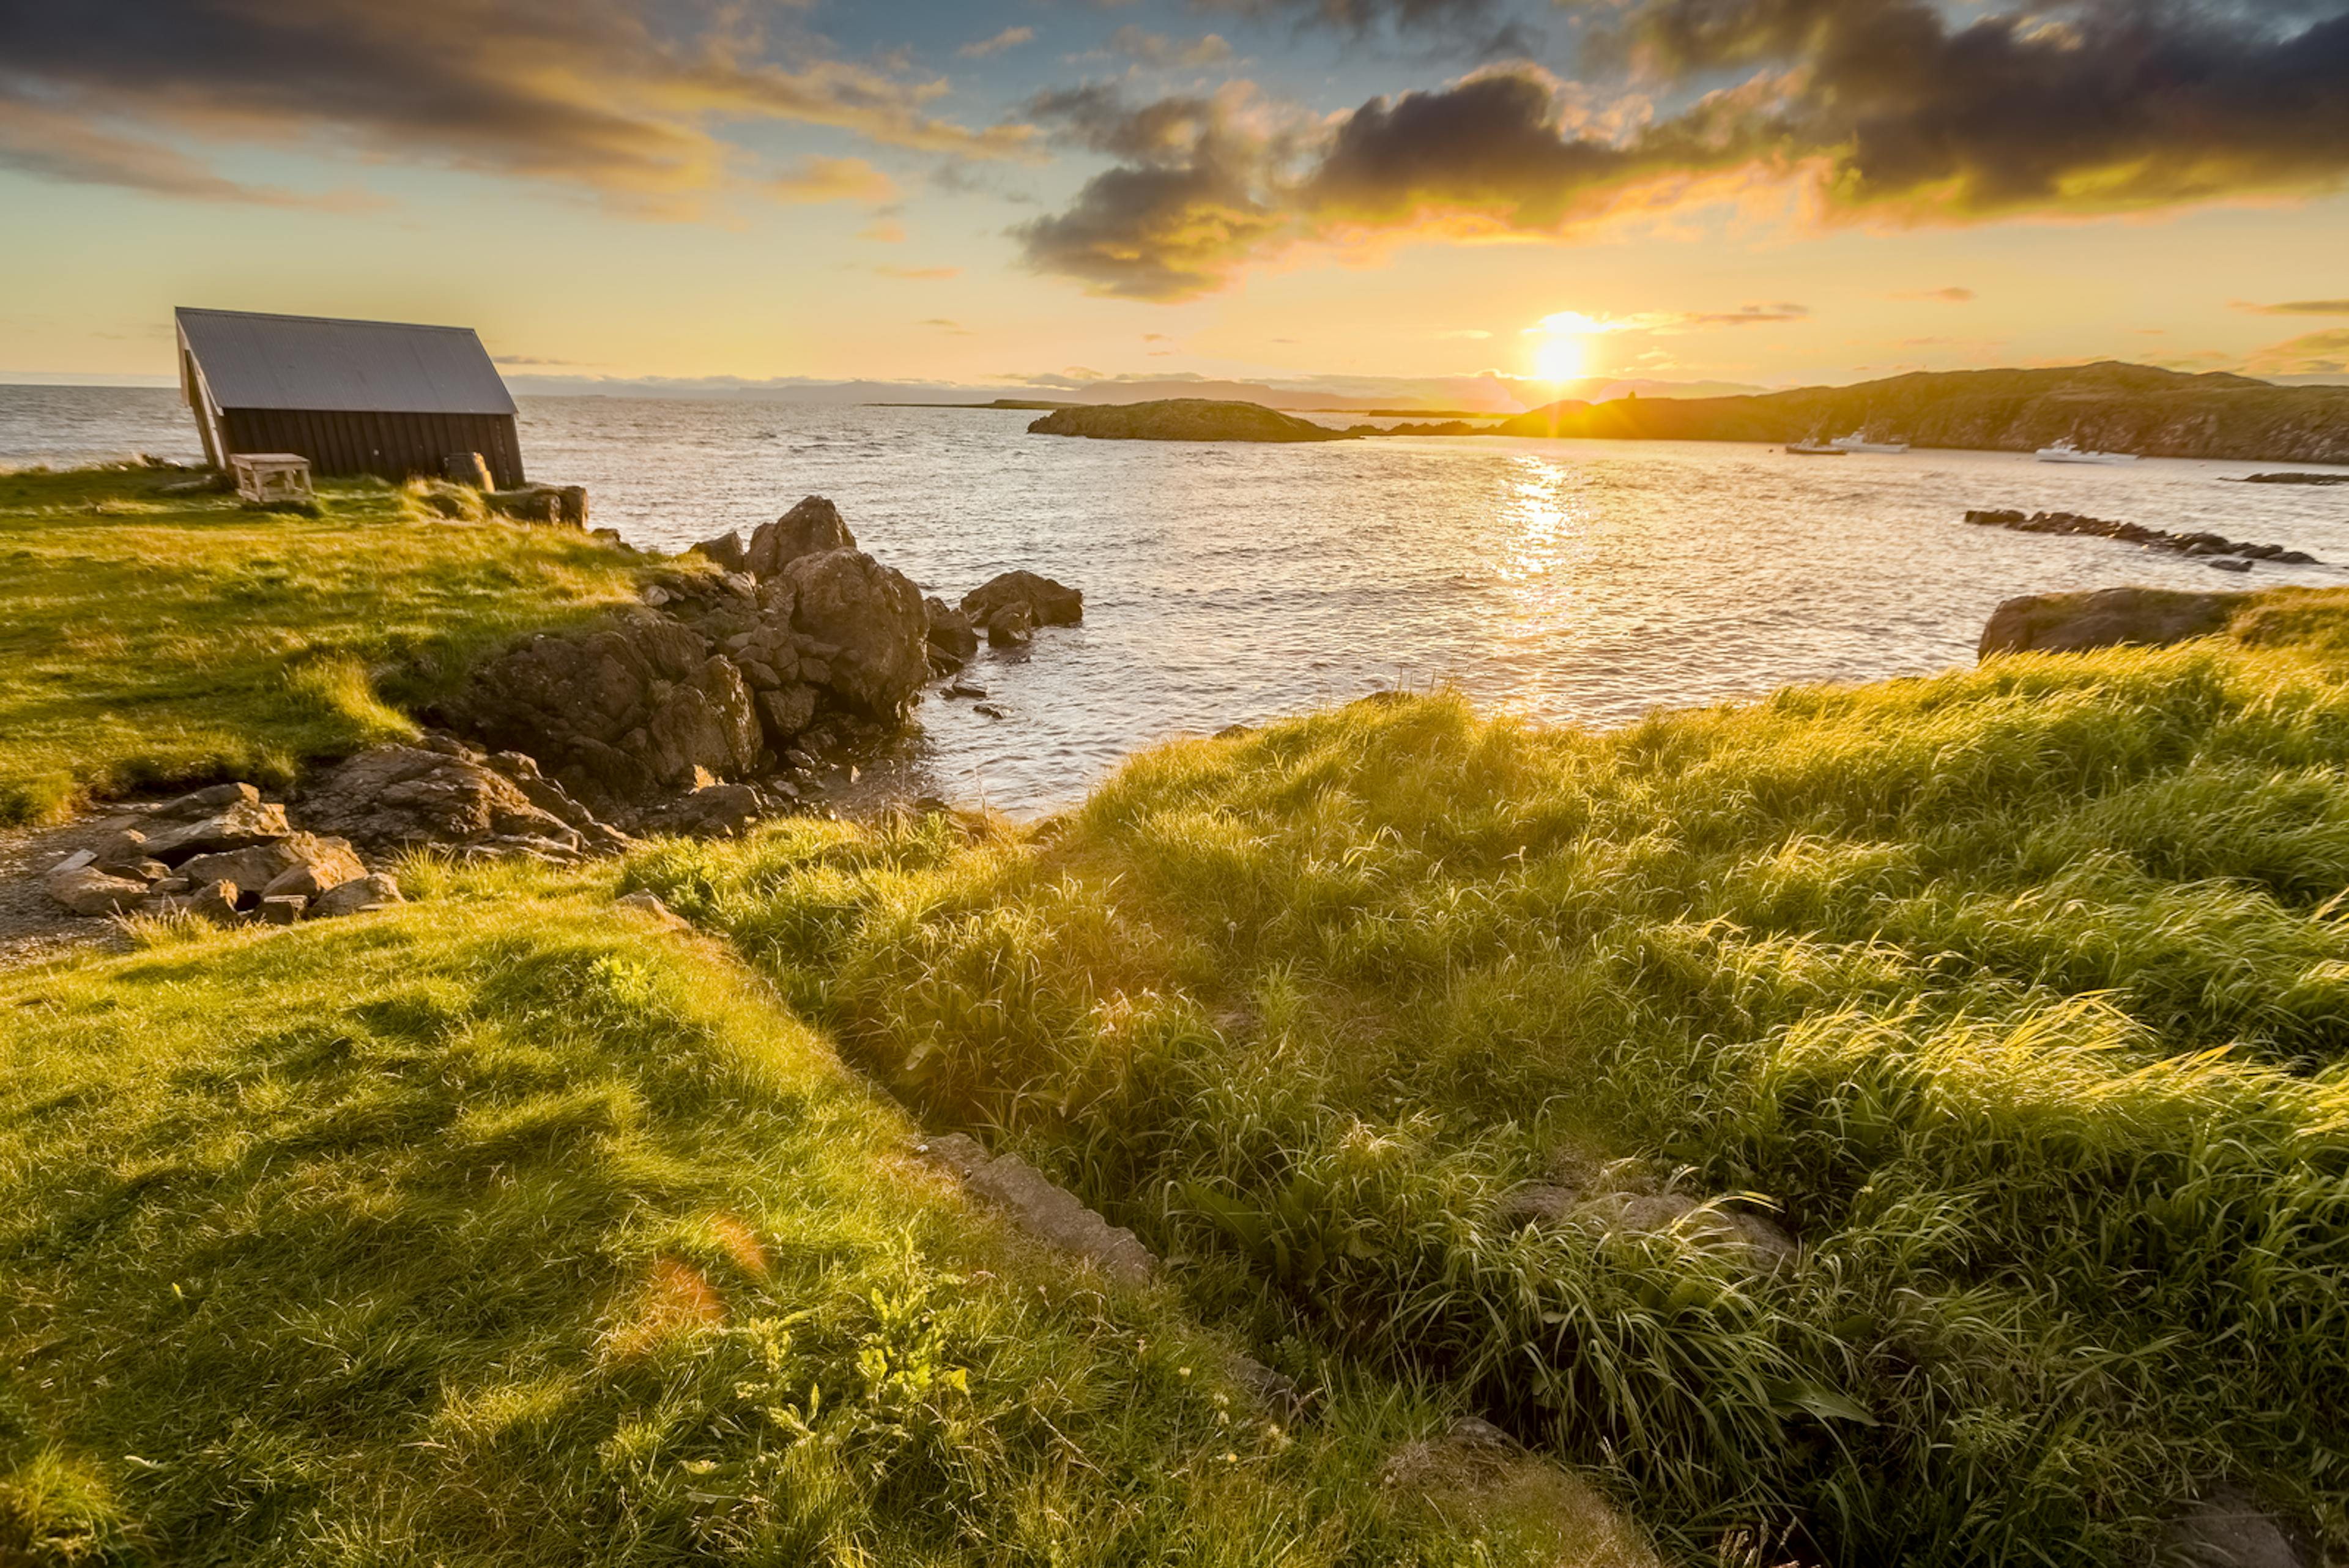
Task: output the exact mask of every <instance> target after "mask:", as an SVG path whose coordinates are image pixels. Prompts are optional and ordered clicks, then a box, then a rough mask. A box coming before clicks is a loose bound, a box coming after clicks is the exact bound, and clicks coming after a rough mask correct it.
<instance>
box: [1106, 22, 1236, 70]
mask: <svg viewBox="0 0 2349 1568" xmlns="http://www.w3.org/2000/svg"><path fill="white" fill-rule="evenodd" d="M1109 47H1110V48H1111V50H1112V52H1113V53H1116V54H1121V55H1123V56H1125V57H1127V58H1128V59H1131V60H1133V61H1134V62H1135V63H1137V64H1139V65H1144V66H1152V67H1158V68H1160V69H1168V68H1172V67H1183V68H1185V69H1195V68H1198V67H1204V66H1219V65H1222V64H1223V63H1224V62H1225V61H1226V60H1228V59H1230V58H1231V57H1232V47H1231V45H1230V44H1228V43H1226V42H1225V41H1224V38H1223V36H1221V35H1220V34H1216V33H1209V34H1208V35H1206V36H1205V37H1202V38H1194V39H1192V40H1191V41H1190V42H1189V43H1185V42H1184V41H1183V40H1182V39H1180V38H1170V37H1168V36H1166V35H1165V34H1164V33H1152V32H1145V31H1144V30H1143V29H1142V28H1140V27H1137V26H1133V25H1132V24H1130V23H1129V24H1128V25H1127V26H1123V27H1120V28H1119V29H1118V30H1117V31H1116V32H1114V33H1112V34H1111V35H1110V38H1109Z"/></svg>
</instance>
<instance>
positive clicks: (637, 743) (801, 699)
mask: <svg viewBox="0 0 2349 1568" xmlns="http://www.w3.org/2000/svg"><path fill="white" fill-rule="evenodd" d="M854 545H855V540H854V535H851V534H850V533H849V531H848V528H847V525H846V524H845V523H843V521H842V519H841V516H840V512H839V509H838V508H837V507H835V506H833V504H832V503H831V502H829V501H826V500H824V499H823V498H822V497H821V496H811V497H809V498H808V499H807V500H805V501H802V503H800V504H798V505H797V506H794V507H793V508H792V510H791V511H790V512H788V513H786V514H783V516H781V517H780V518H778V519H777V520H776V521H775V522H773V523H771V524H766V525H765V526H764V527H761V529H760V530H759V531H758V533H757V534H756V535H754V536H753V537H752V538H751V540H750V543H749V544H748V545H743V544H742V543H741V541H740V536H739V535H721V536H720V537H719V538H718V539H715V540H710V541H706V542H705V543H703V544H702V545H697V546H695V551H696V553H697V554H698V555H700V556H704V557H706V558H707V559H709V561H711V562H713V563H715V564H717V565H719V566H721V567H722V566H727V565H728V564H729V563H731V562H734V561H737V560H738V559H739V561H740V566H741V567H742V569H741V570H739V571H737V570H723V571H719V572H710V571H707V570H704V571H701V572H684V571H680V572H678V573H677V574H675V575H674V576H665V577H664V578H662V579H661V580H660V581H658V582H657V583H656V584H655V585H654V586H653V587H651V588H649V589H648V590H647V594H646V596H645V597H646V601H647V602H646V604H645V606H644V607H639V608H636V609H632V610H629V611H627V612H625V613H623V614H621V615H618V616H616V617H615V618H612V619H611V620H609V621H607V622H605V624H602V625H600V626H596V627H593V628H587V629H585V630H582V631H576V632H562V633H547V634H543V635H541V636H539V637H536V638H533V639H531V640H530V641H528V642H526V643H523V644H522V645H520V646H519V647H516V648H513V649H509V650H508V651H507V652H505V653H504V654H502V655H501V656H499V657H497V658H495V659H491V660H489V661H488V662H486V663H485V664H483V665H481V667H479V668H478V669H476V670H475V671H474V672H473V675H472V677H471V680H470V681H469V682H468V684H467V686H466V688H465V690H464V691H462V692H461V693H460V694H459V696H458V697H457V698H456V699H454V700H453V701H451V702H450V703H449V704H448V705H447V706H446V707H445V709H444V710H443V711H441V713H440V718H442V719H443V720H445V721H446V722H447V723H448V725H449V727H450V728H451V729H454V730H457V731H460V732H463V733H466V734H469V735H472V736H477V737H479V738H480V739H481V741H482V742H484V743H485V744H486V745H488V746H489V747H491V748H492V749H493V750H495V751H499V752H509V753H522V754H525V755H528V756H531V757H535V758H537V759H538V761H539V763H541V764H542V765H543V767H544V769H545V771H546V773H547V774H549V775H551V778H552V780H553V781H554V782H556V783H559V784H560V785H561V786H562V788H563V789H564V790H565V791H567V792H568V793H569V794H571V795H572V796H574V797H575V798H576V799H577V800H579V801H581V802H583V803H585V805H587V806H589V807H592V808H593V809H594V810H595V812H596V814H598V815H601V816H605V817H607V818H608V817H616V816H625V815H629V814H631V813H634V812H636V811H638V810H641V809H644V808H648V807H650V806H652V805H655V804H657V803H660V802H665V801H674V800H677V799H678V798H679V797H681V796H684V795H688V794H693V793H694V792H696V791H698V790H700V789H703V788H705V787H706V786H708V785H710V784H719V783H725V782H728V781H743V780H748V779H751V778H756V777H761V776H763V775H765V774H770V773H772V772H775V771H777V770H778V769H782V768H786V767H787V766H788V765H789V764H790V763H791V762H792V759H793V758H795V757H797V758H812V756H813V755H814V754H815V753H818V752H819V751H820V750H822V749H823V747H824V744H825V742H828V741H829V740H831V739H833V738H834V735H833V732H835V731H836V730H837V729H839V728H843V727H850V726H854V725H859V724H870V723H878V724H894V723H896V722H900V721H901V720H902V719H903V718H904V717H905V714H906V712H907V711H909V710H910V709H911V708H912V706H913V704H914V702H915V701H916V698H917V697H918V696H919V694H920V691H921V688H922V685H923V683H924V682H925V681H926V680H928V678H929V673H930V660H929V654H928V649H929V647H930V641H929V630H930V622H929V618H928V616H927V615H926V612H925V610H924V608H923V605H922V598H921V594H920V592H919V591H918V590H917V589H916V587H914V585H913V584H912V583H911V582H910V581H908V580H907V579H906V578H905V576H904V575H903V574H901V573H898V572H895V571H893V570H891V569H890V568H889V567H887V566H882V565H881V564H880V563H879V562H877V561H875V560H874V558H873V557H872V556H868V555H865V554H864V552H862V551H860V550H857V549H856V548H855V547H854ZM728 798H729V799H731V798H732V797H728ZM729 809H730V808H729ZM692 815H695V816H696V818H697V819H705V818H706V819H708V820H712V821H716V820H720V819H722V818H723V817H724V816H725V815H727V813H726V812H721V811H714V810H713V811H709V812H698V813H695V814H692Z"/></svg>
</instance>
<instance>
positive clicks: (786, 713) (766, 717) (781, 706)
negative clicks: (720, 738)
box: [755, 683, 818, 753]
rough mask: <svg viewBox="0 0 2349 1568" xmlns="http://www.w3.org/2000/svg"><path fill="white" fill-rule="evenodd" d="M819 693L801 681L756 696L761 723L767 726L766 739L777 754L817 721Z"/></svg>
mask: <svg viewBox="0 0 2349 1568" xmlns="http://www.w3.org/2000/svg"><path fill="white" fill-rule="evenodd" d="M817 695H818V694H817V691H816V689H815V688H814V687H812V686H807V685H802V684H799V683H793V684H792V685H789V686H781V687H778V688H776V689H775V690H774V691H761V692H760V693H759V695H758V697H757V698H756V699H755V702H756V706H757V707H758V710H759V722H760V723H761V725H763V726H764V727H765V729H766V732H767V739H768V740H769V742H771V743H772V744H773V746H774V748H775V750H776V751H777V752H778V753H780V752H781V751H782V750H784V749H785V748H786V747H787V746H789V745H790V744H791V742H792V738H793V737H794V736H796V735H798V734H799V733H800V732H801V731H802V730H804V729H806V728H807V727H808V726H809V725H810V724H812V723H813V722H815V710H816V699H817Z"/></svg>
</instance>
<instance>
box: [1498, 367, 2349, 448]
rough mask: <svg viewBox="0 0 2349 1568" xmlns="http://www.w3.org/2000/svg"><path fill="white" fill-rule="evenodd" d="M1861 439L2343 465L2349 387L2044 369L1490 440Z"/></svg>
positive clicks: (1546, 413) (1601, 410) (1523, 425)
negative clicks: (2072, 445)
mask: <svg viewBox="0 0 2349 1568" xmlns="http://www.w3.org/2000/svg"><path fill="white" fill-rule="evenodd" d="M1844 431H1868V432H1869V433H1871V434H1873V435H1876V436H1878V437H1897V438H1899V439H1900V440H1904V441H1910V442H1912V443H1914V444H1916V445H1918V446H1931V447H1965V448H1974V449H1978V450H1982V451H1986V452H2032V451H2035V450H2036V449H2038V448H2040V447H2043V446H2047V445H2050V444H2052V443H2054V442H2055V441H2060V440H2064V439H2065V438H2069V439H2071V440H2073V441H2077V442H2079V443H2080V444H2081V445H2082V446H2086V447H2095V448H2098V449H2101V450H2104V451H2106V452H2136V453H2138V454H2139V455H2142V456H2146V457H2189V458H2214V459H2227V460H2232V461H2240V462H2349V387H2279V386H2275V385H2273V384H2272V383H2270V382H2267V381H2259V380H2254V379H2251V378H2250V377H2247V376H2230V375H2224V374H2217V373H2213V374H2209V375H2201V376H2189V375H2185V374H2181V373H2179V372H2178V371H2174V370H2161V369H2154V368H2153V367H2151V366H2147V365H2124V364H2120V363H2117V362H2115V361H2111V360H2106V361H2101V362H2099V363H2096V364H2093V365H2078V366H2070V367H2066V368H2064V369H2053V370H1957V371H1946V372H1929V371H1920V372H1917V373H1915V374H1911V375H1906V376H1893V377H1890V378H1888V379H1884V380H1879V381H1863V382H1861V383H1859V384H1858V385H1857V386H1851V387H1804V388H1799V389H1795V390H1794V391H1788V392H1769V393H1763V394H1760V395H1755V396H1745V397H1731V398H1640V397H1630V398H1619V399H1616V400H1611V401H1609V402H1604V403H1584V402H1578V401H1567V402H1561V403H1553V404H1551V405H1549V406H1548V407H1547V408H1541V409H1537V410H1533V411H1532V412H1530V413H1526V414H1521V415H1519V416H1518V417H1517V418H1516V419H1513V420H1508V421H1504V422H1503V423H1502V424H1501V425H1500V426H1498V427H1497V428H1496V429H1495V431H1494V432H1493V433H1495V434H1496V435H1511V436H1566V437H1586V438H1609V439H1615V440H1640V441H1801V440H1803V439H1805V438H1806V437H1810V436H1819V435H1838V434H1841V433H1842V432H1844Z"/></svg>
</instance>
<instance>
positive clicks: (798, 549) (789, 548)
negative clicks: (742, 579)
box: [742, 495, 856, 577]
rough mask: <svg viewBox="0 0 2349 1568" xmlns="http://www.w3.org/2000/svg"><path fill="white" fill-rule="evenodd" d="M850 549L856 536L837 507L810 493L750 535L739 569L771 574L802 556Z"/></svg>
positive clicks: (854, 542)
mask: <svg viewBox="0 0 2349 1568" xmlns="http://www.w3.org/2000/svg"><path fill="white" fill-rule="evenodd" d="M854 548H856V535H854V534H852V533H850V532H849V531H848V524H847V523H846V522H845V521H843V519H842V517H841V515H840V508H839V507H837V506H834V505H833V504H832V503H831V502H830V501H827V500H826V499H824V498H823V496H821V495H811V496H809V497H808V498H807V499H806V500H804V501H802V502H801V503H800V504H798V505H797V506H794V507H792V509H791V510H790V511H789V512H786V513H784V514H782V515H781V517H778V518H776V519H775V520H774V521H773V522H772V523H770V524H766V525H765V526H764V527H762V528H761V529H760V530H759V531H758V532H757V533H756V534H753V535H750V548H749V549H748V550H747V551H746V552H744V555H743V563H742V569H743V570H745V571H747V572H749V573H750V575H751V576H758V577H771V576H774V575H775V574H776V573H778V572H780V571H781V570H782V569H783V568H784V567H786V566H790V565H791V564H792V562H794V561H796V560H798V559H799V558H800V557H801V556H820V555H823V553H825V552H826V551H829V550H854Z"/></svg>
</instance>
